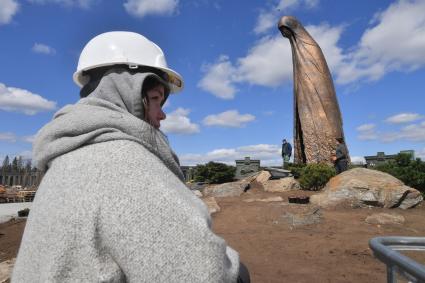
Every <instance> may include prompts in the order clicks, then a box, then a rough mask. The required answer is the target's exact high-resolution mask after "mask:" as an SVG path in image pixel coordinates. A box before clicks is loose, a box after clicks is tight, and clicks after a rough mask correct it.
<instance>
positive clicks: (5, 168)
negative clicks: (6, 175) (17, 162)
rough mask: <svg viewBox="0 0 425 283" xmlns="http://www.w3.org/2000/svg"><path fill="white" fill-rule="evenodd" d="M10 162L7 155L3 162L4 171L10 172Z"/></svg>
mask: <svg viewBox="0 0 425 283" xmlns="http://www.w3.org/2000/svg"><path fill="white" fill-rule="evenodd" d="M9 167H10V161H9V155H6V157H5V158H4V160H3V165H2V170H4V171H9V170H10V168H9Z"/></svg>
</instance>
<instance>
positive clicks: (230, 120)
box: [203, 110, 255, 128]
mask: <svg viewBox="0 0 425 283" xmlns="http://www.w3.org/2000/svg"><path fill="white" fill-rule="evenodd" d="M254 120H255V116H254V115H251V114H239V112H238V111H237V110H229V111H225V112H222V113H219V114H215V115H208V116H207V117H205V118H204V120H203V123H204V125H207V126H222V127H233V128H241V127H243V126H245V125H246V124H247V123H249V122H252V121H254Z"/></svg>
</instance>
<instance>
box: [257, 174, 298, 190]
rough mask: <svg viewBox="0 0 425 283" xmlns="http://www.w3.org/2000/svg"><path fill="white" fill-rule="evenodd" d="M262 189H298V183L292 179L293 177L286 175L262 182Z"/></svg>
mask: <svg viewBox="0 0 425 283" xmlns="http://www.w3.org/2000/svg"><path fill="white" fill-rule="evenodd" d="M263 187H264V191H266V192H274V193H281V192H286V191H291V190H299V189H300V188H301V187H300V183H299V182H298V181H297V180H295V179H294V177H286V178H282V179H277V180H268V181H267V182H265V183H263Z"/></svg>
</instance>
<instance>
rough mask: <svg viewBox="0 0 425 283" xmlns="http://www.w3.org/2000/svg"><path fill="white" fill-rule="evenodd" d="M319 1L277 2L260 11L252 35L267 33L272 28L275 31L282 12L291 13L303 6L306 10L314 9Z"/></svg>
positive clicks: (286, 0)
mask: <svg viewBox="0 0 425 283" xmlns="http://www.w3.org/2000/svg"><path fill="white" fill-rule="evenodd" d="M318 4H319V0H279V1H278V2H277V1H276V4H275V5H272V6H271V7H270V8H269V9H267V10H262V11H261V12H260V14H259V16H258V18H257V23H256V25H255V27H254V33H256V34H261V33H265V32H267V31H269V30H270V29H271V28H272V27H274V28H276V29H277V22H278V20H279V17H281V16H282V13H283V12H289V11H293V10H295V9H296V8H298V7H300V6H303V7H306V8H307V9H311V8H314V7H316V6H317V5H318Z"/></svg>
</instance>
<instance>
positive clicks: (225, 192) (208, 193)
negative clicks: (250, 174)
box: [202, 179, 250, 197]
mask: <svg viewBox="0 0 425 283" xmlns="http://www.w3.org/2000/svg"><path fill="white" fill-rule="evenodd" d="M249 183H250V182H248V181H247V180H246V179H243V180H240V181H237V182H230V183H224V184H219V185H209V186H208V187H206V188H205V189H204V190H203V191H202V194H203V195H204V196H205V197H237V196H240V195H241V194H242V193H243V192H244V190H246V189H247V188H249Z"/></svg>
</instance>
